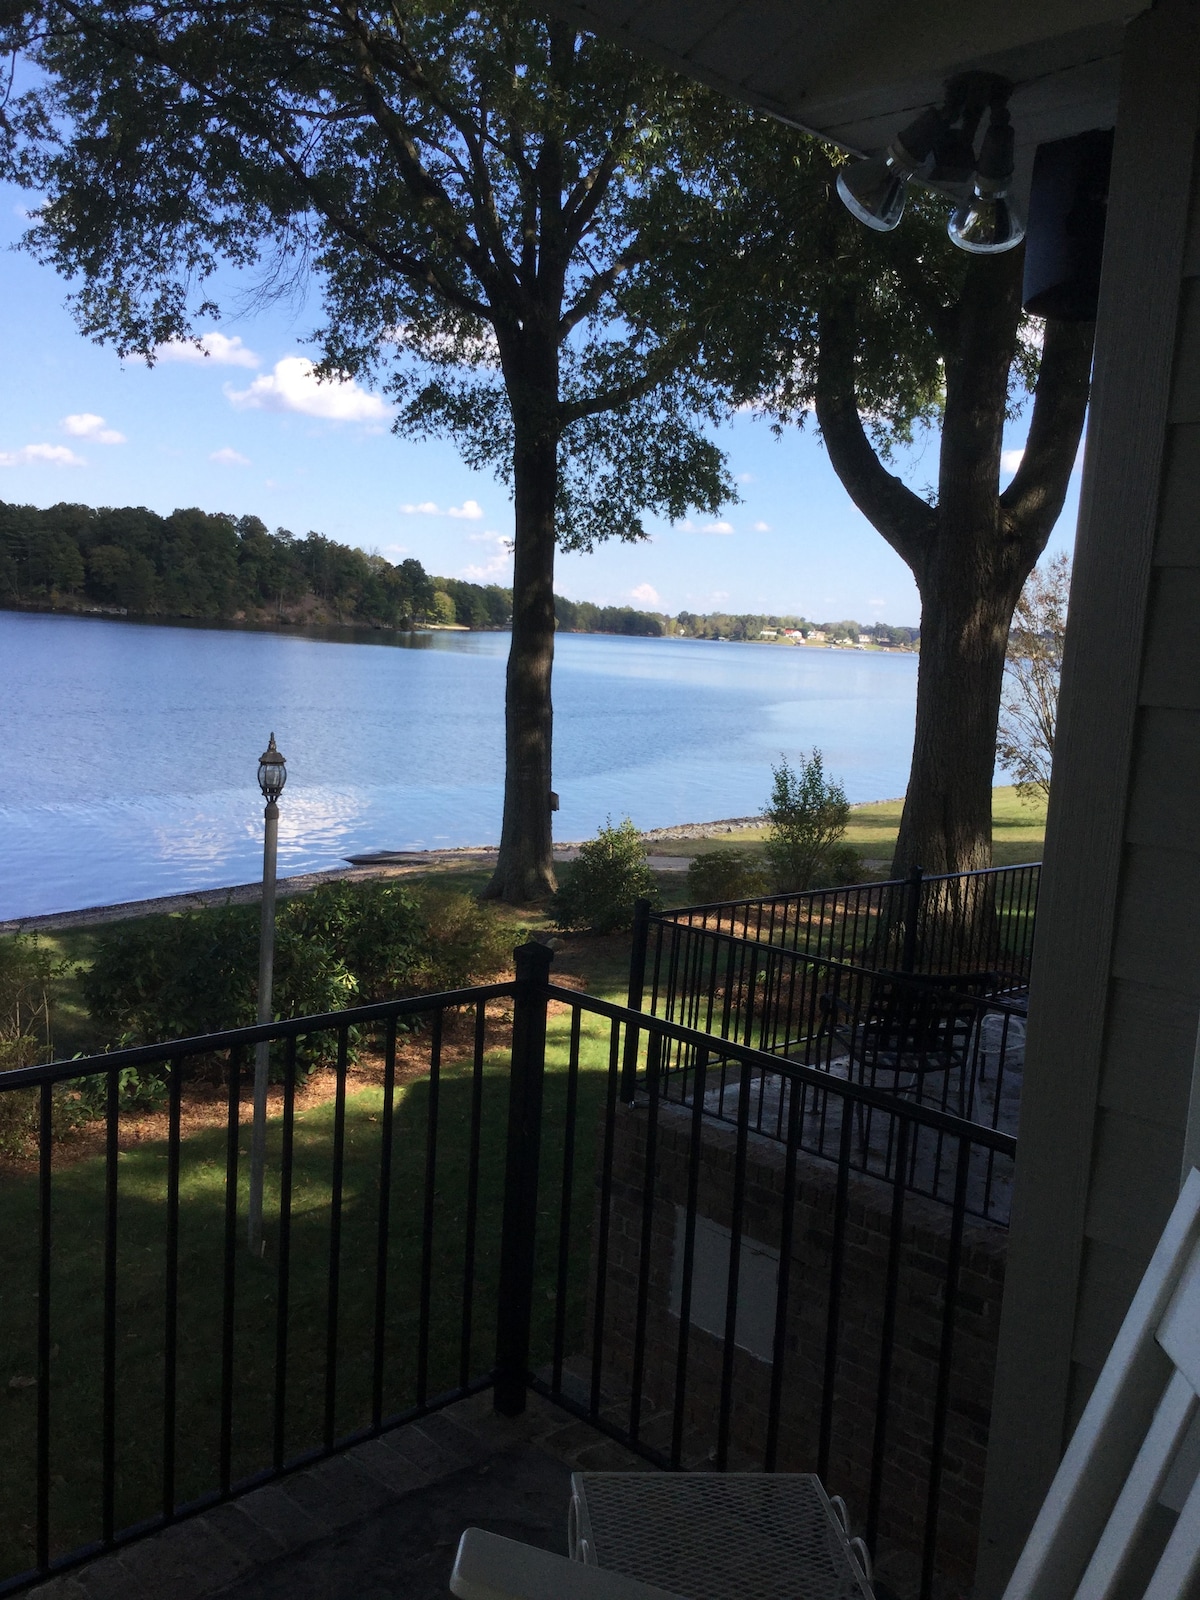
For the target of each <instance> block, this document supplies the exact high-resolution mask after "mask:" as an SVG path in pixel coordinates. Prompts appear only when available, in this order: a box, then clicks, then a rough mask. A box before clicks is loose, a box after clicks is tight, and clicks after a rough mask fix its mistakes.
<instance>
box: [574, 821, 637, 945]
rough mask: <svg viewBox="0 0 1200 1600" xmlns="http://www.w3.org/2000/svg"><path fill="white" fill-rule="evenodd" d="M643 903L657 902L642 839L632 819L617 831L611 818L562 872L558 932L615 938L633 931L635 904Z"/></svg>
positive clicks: (582, 846) (623, 823)
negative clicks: (624, 931) (583, 930)
mask: <svg viewBox="0 0 1200 1600" xmlns="http://www.w3.org/2000/svg"><path fill="white" fill-rule="evenodd" d="M641 897H645V898H646V899H647V900H656V899H657V898H658V889H657V887H656V885H655V882H654V877H653V874H652V873H651V871H650V868H649V867H648V866H647V865H646V850H645V846H644V845H643V844H642V836H641V834H640V833H639V832H638V831H637V829H636V828H635V827H634V825H633V823H632V822H631V821H630V820H629V818H628V817H626V818H625V819H624V821H623V822H621V823H620V824H618V826H617V827H615V828H614V827H613V825H612V818H611V817H610V818H609V819H608V822H607V823H606V825H605V826H604V827H603V828H601V829H600V831H599V833H598V834H597V835H596V837H595V838H594V839H589V840H588V842H587V843H586V844H583V845H580V847H579V857H578V859H577V860H575V861H572V862H570V863H569V864H568V865H567V866H566V867H565V868H564V870H563V881H562V883H561V884H560V886H559V890H558V893H557V894H556V895H555V896H554V899H553V901H552V902H551V911H552V913H553V916H554V922H555V926H556V927H559V928H588V929H590V930H591V931H592V932H593V933H617V932H618V931H619V930H620V929H622V928H628V927H630V926H631V925H632V923H633V906H634V901H635V900H637V899H639V898H641Z"/></svg>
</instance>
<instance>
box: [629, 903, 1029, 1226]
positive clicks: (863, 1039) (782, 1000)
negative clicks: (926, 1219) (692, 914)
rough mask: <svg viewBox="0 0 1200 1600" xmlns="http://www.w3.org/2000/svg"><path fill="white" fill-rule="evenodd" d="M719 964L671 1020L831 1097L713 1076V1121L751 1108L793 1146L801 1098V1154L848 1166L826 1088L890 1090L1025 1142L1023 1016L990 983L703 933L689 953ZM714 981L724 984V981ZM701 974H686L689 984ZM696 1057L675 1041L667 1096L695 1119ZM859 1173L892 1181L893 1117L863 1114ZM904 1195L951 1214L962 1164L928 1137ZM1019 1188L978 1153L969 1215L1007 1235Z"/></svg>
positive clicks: (858, 1109)
mask: <svg viewBox="0 0 1200 1600" xmlns="http://www.w3.org/2000/svg"><path fill="white" fill-rule="evenodd" d="M689 941H690V942H691V945H692V950H693V951H694V952H695V953H696V954H697V955H698V956H699V957H700V959H702V960H704V961H706V962H707V963H709V967H710V970H709V971H708V972H707V973H706V974H705V975H704V978H705V981H703V982H694V983H691V984H688V983H687V982H685V983H683V984H681V985H680V986H679V989H675V988H674V987H672V986H668V987H667V988H666V989H665V991H664V994H663V995H662V996H652V1005H653V1004H654V1003H655V1001H658V1002H659V1003H660V1004H662V1008H663V1010H665V1012H666V1015H667V1017H668V1018H669V1019H670V1020H673V1021H677V1022H681V1023H683V1024H684V1026H685V1027H689V1028H691V1029H694V1030H696V1031H698V1032H700V1033H702V1034H703V1035H704V1036H705V1037H706V1038H707V1039H709V1041H710V1043H709V1049H710V1050H711V1048H712V1044H711V1041H712V1039H713V1038H714V1037H716V1038H720V1039H733V1040H736V1041H738V1042H739V1043H741V1044H742V1045H745V1046H747V1047H750V1048H752V1049H754V1050H756V1051H758V1052H760V1053H762V1054H766V1055H770V1056H774V1057H777V1058H783V1059H785V1060H787V1061H789V1062H791V1063H800V1064H803V1065H804V1066H806V1067H809V1068H816V1069H819V1070H820V1071H821V1072H823V1073H824V1074H826V1075H827V1077H826V1078H825V1079H822V1080H821V1083H822V1084H823V1085H824V1087H820V1088H818V1087H815V1086H813V1085H812V1084H811V1082H810V1081H809V1080H808V1079H804V1080H796V1079H794V1078H792V1077H790V1076H789V1075H788V1074H787V1073H785V1072H783V1071H781V1069H780V1068H779V1067H778V1065H776V1066H775V1067H773V1068H772V1069H771V1070H766V1069H765V1068H763V1069H760V1070H756V1071H755V1072H753V1073H752V1074H751V1077H750V1081H749V1084H748V1085H746V1086H744V1085H743V1084H742V1081H741V1077H740V1075H739V1074H738V1073H736V1072H735V1073H734V1074H733V1075H732V1078H731V1077H730V1074H729V1072H728V1071H727V1070H726V1069H725V1068H721V1069H720V1070H718V1071H715V1072H714V1071H712V1070H710V1071H709V1073H708V1076H707V1080H706V1086H705V1089H704V1092H703V1095H702V1103H703V1112H704V1114H705V1115H706V1116H709V1117H713V1118H716V1119H718V1120H721V1121H726V1122H729V1121H736V1120H737V1118H738V1117H739V1116H740V1115H741V1114H742V1111H743V1106H742V1097H743V1096H744V1095H745V1094H746V1093H748V1094H749V1096H750V1108H749V1112H748V1115H749V1119H750V1127H751V1129H752V1130H753V1131H754V1132H755V1133H758V1134H761V1135H765V1136H766V1137H768V1138H772V1139H777V1140H782V1139H785V1138H786V1137H787V1130H788V1126H789V1117H790V1113H791V1097H792V1095H793V1094H796V1095H798V1096H799V1100H800V1107H799V1117H798V1130H799V1131H798V1138H799V1143H800V1148H801V1149H802V1150H804V1151H807V1152H809V1153H810V1154H812V1155H816V1156H821V1157H826V1158H831V1159H840V1157H839V1156H838V1151H839V1150H840V1148H841V1146H840V1138H841V1117H842V1115H843V1113H844V1111H845V1107H846V1105H847V1104H848V1103H850V1102H848V1101H846V1100H845V1099H843V1098H839V1097H838V1095H837V1094H836V1093H835V1095H834V1096H833V1097H832V1098H831V1096H830V1094H829V1091H828V1078H829V1077H833V1078H838V1079H842V1080H849V1081H850V1082H851V1083H852V1084H859V1085H864V1086H867V1087H869V1088H872V1089H880V1090H884V1091H886V1092H887V1093H888V1094H890V1095H893V1096H898V1097H900V1098H901V1099H902V1100H904V1101H905V1102H908V1103H912V1104H917V1105H924V1106H930V1107H932V1108H934V1109H935V1110H937V1111H940V1112H946V1113H949V1114H951V1115H953V1116H956V1117H959V1118H963V1119H965V1120H967V1121H970V1122H972V1123H975V1124H982V1125H984V1126H986V1127H988V1128H992V1129H996V1130H999V1131H1001V1132H1004V1133H1009V1134H1014V1135H1015V1133H1016V1126H1017V1114H1018V1111H1019V1105H1020V1087H1021V1078H1022V1069H1023V1066H1024V1048H1025V1012H1024V1004H1023V1002H1021V1001H1016V1000H1013V999H1011V998H1005V997H1004V996H998V995H997V994H996V993H995V992H994V991H995V979H994V976H993V975H992V974H976V975H959V976H953V977H946V976H940V975H939V976H928V975H918V974H907V973H895V972H874V971H871V970H870V969H868V968H865V967H856V966H851V965H849V964H848V963H845V962H838V961H830V960H826V959H823V958H820V957H812V956H806V955H801V954H798V953H796V952H794V951H791V950H781V949H778V948H776V947H773V946H769V945H765V944H759V943H756V942H754V941H752V940H747V939H739V938H735V937H731V936H730V935H728V934H716V933H708V932H706V933H704V935H703V937H702V939H700V940H694V941H692V940H691V936H690V935H687V934H685V935H684V936H683V938H682V939H681V940H680V944H681V945H682V946H683V947H684V948H685V949H686V948H687V944H688V942H689ZM714 969H715V971H714ZM688 976H691V974H686V973H685V978H686V977H688ZM695 1056H696V1052H695V1049H694V1047H693V1046H691V1045H685V1044H681V1043H679V1042H678V1041H676V1040H673V1039H669V1038H668V1039H665V1040H664V1046H663V1057H662V1061H661V1092H662V1094H663V1096H664V1098H666V1099H667V1100H671V1101H675V1102H677V1103H679V1104H682V1105H689V1104H691V1103H692V1099H693V1097H694V1095H695V1093H696V1088H695ZM854 1115H855V1117H856V1120H857V1134H856V1137H855V1139H854V1140H853V1142H852V1146H851V1160H852V1162H853V1165H854V1166H855V1168H856V1169H857V1170H859V1171H862V1172H865V1173H872V1174H873V1175H875V1176H876V1177H879V1178H883V1179H886V1180H887V1181H889V1182H890V1181H891V1180H892V1179H893V1177H894V1176H895V1175H896V1171H897V1161H898V1147H897V1142H896V1138H895V1122H894V1119H893V1117H892V1116H891V1114H890V1113H889V1114H888V1115H886V1116H882V1117H881V1116H878V1115H876V1113H875V1111H874V1109H873V1108H872V1107H871V1106H869V1105H866V1104H855V1106H854ZM906 1159H907V1167H906V1169H905V1172H904V1175H903V1181H904V1182H905V1184H906V1185H907V1187H908V1188H910V1189H911V1190H912V1192H913V1193H915V1194H921V1195H924V1196H926V1197H927V1198H929V1199H933V1200H937V1201H941V1202H947V1203H948V1202H950V1201H951V1200H952V1198H953V1195H954V1184H953V1173H952V1170H951V1169H952V1163H950V1162H948V1160H947V1154H946V1151H945V1149H944V1147H943V1144H942V1142H941V1141H940V1140H939V1139H937V1138H936V1136H933V1135H925V1134H921V1133H918V1134H916V1135H915V1136H914V1137H913V1138H911V1139H910V1140H909V1141H908V1143H907V1147H906ZM1010 1199H1011V1186H1010V1184H1009V1183H1008V1182H1007V1176H1006V1174H1001V1175H999V1176H998V1175H997V1173H996V1172H995V1170H994V1166H993V1163H992V1162H991V1159H990V1157H988V1156H987V1155H986V1153H985V1152H982V1151H981V1152H979V1159H978V1160H977V1161H976V1163H975V1165H974V1166H973V1168H972V1174H971V1181H970V1183H969V1186H968V1191H967V1200H966V1204H967V1208H968V1210H969V1211H970V1212H971V1213H972V1214H974V1215H977V1216H980V1217H982V1218H985V1219H986V1220H988V1221H990V1222H996V1223H1000V1224H1002V1225H1004V1226H1007V1224H1008V1220H1009V1204H1010Z"/></svg>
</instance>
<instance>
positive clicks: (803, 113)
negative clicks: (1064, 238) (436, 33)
mask: <svg viewBox="0 0 1200 1600" xmlns="http://www.w3.org/2000/svg"><path fill="white" fill-rule="evenodd" d="M552 4H553V8H554V9H555V10H556V11H558V12H559V13H561V14H564V15H568V16H570V17H571V19H572V20H573V21H575V22H576V23H578V24H580V25H582V26H584V27H587V28H589V29H591V30H593V31H595V32H597V33H603V34H607V35H608V36H609V37H611V38H613V39H616V40H619V41H620V42H621V43H623V44H625V45H628V46H629V48H630V49H632V50H636V51H638V52H640V53H641V54H643V55H649V56H653V57H655V58H656V59H658V60H659V61H663V62H665V63H667V64H668V65H670V66H674V67H676V68H678V69H679V70H680V71H681V72H685V73H687V74H689V75H690V76H691V77H694V78H698V79H699V80H701V81H702V82H704V83H707V84H709V85H711V86H712V87H713V88H715V89H719V90H721V91H722V92H723V93H725V94H728V95H731V96H732V97H734V98H735V99H738V100H742V101H744V102H747V103H748V104H750V105H753V106H756V107H757V108H758V109H759V110H762V111H765V112H768V113H769V114H770V115H772V116H777V117H780V118H782V119H783V120H785V121H787V122H792V123H795V124H797V125H798V126H800V127H803V128H807V129H809V130H810V131H811V132H814V133H820V134H823V135H824V136H825V137H827V138H829V139H833V140H835V141H836V142H837V143H838V144H840V145H842V146H844V147H845V148H847V149H850V150H856V151H873V150H877V149H880V148H881V147H883V146H884V145H885V144H886V143H887V142H888V141H889V139H890V138H891V136H892V135H893V134H894V133H895V131H896V129H897V127H898V126H902V125H903V123H904V121H905V120H906V118H907V117H908V116H909V114H910V113H912V112H914V111H916V110H920V109H922V108H923V107H925V106H927V105H929V104H930V103H931V102H932V101H934V100H937V99H939V98H940V95H941V88H942V84H943V82H944V80H945V79H946V78H947V77H948V76H950V75H951V74H952V73H956V72H961V71H963V70H966V69H968V68H987V69H989V70H991V71H996V72H1002V73H1004V74H1005V76H1006V77H1009V78H1011V79H1012V80H1013V81H1014V83H1015V84H1016V85H1017V88H1016V92H1015V93H1014V96H1013V100H1012V111H1013V122H1014V125H1015V128H1016V131H1017V139H1018V146H1019V147H1021V146H1023V147H1024V148H1025V151H1026V152H1031V151H1032V149H1033V147H1034V146H1036V145H1037V144H1039V143H1041V141H1042V140H1044V139H1052V138H1061V137H1063V136H1065V135H1066V134H1070V133H1077V132H1079V131H1081V130H1082V129H1085V128H1095V127H1109V126H1111V125H1112V124H1113V122H1114V121H1115V117H1116V97H1117V74H1118V66H1119V58H1120V50H1121V41H1122V37H1123V34H1124V29H1125V24H1126V23H1127V22H1128V21H1129V19H1130V17H1131V16H1132V15H1134V14H1136V13H1137V12H1139V11H1142V10H1145V9H1147V7H1146V4H1145V0H1004V3H1002V4H997V3H996V0H923V3H921V4H916V5H912V4H910V5H896V4H894V3H885V0H841V3H835V0H552Z"/></svg>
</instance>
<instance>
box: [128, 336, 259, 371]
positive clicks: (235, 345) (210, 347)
mask: <svg viewBox="0 0 1200 1600" xmlns="http://www.w3.org/2000/svg"><path fill="white" fill-rule="evenodd" d="M154 355H155V358H156V359H157V360H159V361H215V362H216V364H217V366H219V367H261V366H262V361H261V360H260V359H259V357H258V356H256V355H255V353H254V351H253V350H249V349H247V347H246V346H245V345H244V344H243V343H242V341H241V337H240V336H239V335H238V334H236V333H235V334H234V336H233V338H232V339H231V338H230V337H229V335H228V334H225V333H202V334H201V335H200V337H199V339H196V340H192V339H172V340H171V342H170V343H169V344H160V345H159V346H158V348H157V349H156V350H155V352H154Z"/></svg>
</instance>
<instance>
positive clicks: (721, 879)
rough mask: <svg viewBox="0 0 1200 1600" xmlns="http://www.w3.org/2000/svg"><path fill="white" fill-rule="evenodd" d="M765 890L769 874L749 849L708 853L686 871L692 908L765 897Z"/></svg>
mask: <svg viewBox="0 0 1200 1600" xmlns="http://www.w3.org/2000/svg"><path fill="white" fill-rule="evenodd" d="M766 889H767V877H766V873H765V872H764V871H763V869H762V865H761V863H760V862H759V859H758V857H757V856H756V855H753V854H752V853H751V852H750V851H749V850H728V849H721V850H708V851H706V852H705V854H704V855H702V856H697V857H696V858H695V860H694V861H693V862H692V864H691V865H690V866H689V867H688V870H687V892H688V899H689V900H690V901H691V902H692V903H693V905H712V904H713V903H714V902H716V901H718V900H746V899H749V898H750V896H751V895H756V894H765V893H766Z"/></svg>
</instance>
